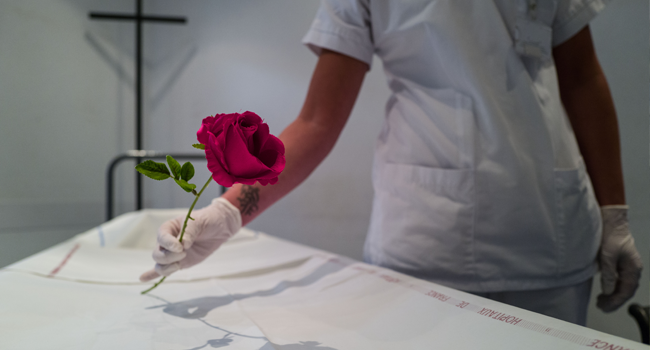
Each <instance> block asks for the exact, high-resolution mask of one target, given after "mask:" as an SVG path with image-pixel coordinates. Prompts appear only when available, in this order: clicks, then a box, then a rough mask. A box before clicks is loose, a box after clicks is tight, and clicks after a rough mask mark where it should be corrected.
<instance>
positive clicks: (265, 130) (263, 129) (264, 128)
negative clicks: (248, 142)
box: [251, 123, 269, 155]
mask: <svg viewBox="0 0 650 350" xmlns="http://www.w3.org/2000/svg"><path fill="white" fill-rule="evenodd" d="M268 138H269V126H268V124H266V123H261V124H260V125H259V126H258V127H257V132H256V133H255V135H253V141H254V143H255V150H254V151H252V152H251V153H253V154H255V155H259V154H260V152H261V151H262V148H263V147H264V144H265V143H266V140H267V139H268Z"/></svg>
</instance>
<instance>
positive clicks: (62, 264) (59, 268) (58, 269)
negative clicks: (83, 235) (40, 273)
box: [47, 243, 79, 277]
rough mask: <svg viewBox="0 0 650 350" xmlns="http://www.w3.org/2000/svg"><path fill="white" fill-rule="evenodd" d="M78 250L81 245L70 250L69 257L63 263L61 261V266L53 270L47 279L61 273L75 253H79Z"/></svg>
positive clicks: (76, 245)
mask: <svg viewBox="0 0 650 350" xmlns="http://www.w3.org/2000/svg"><path fill="white" fill-rule="evenodd" d="M77 249H79V243H77V244H75V245H74V247H72V249H70V252H68V255H66V256H65V258H63V261H61V263H60V264H59V266H57V267H55V268H54V270H52V272H50V274H49V275H47V277H54V275H56V274H57V273H59V271H61V269H62V268H63V266H65V264H66V263H67V262H68V260H70V257H71V256H72V254H74V252H76V251H77Z"/></svg>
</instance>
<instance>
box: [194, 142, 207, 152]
mask: <svg viewBox="0 0 650 350" xmlns="http://www.w3.org/2000/svg"><path fill="white" fill-rule="evenodd" d="M192 147H194V148H197V149H202V150H204V151H205V145H204V144H202V143H195V144H193V145H192Z"/></svg>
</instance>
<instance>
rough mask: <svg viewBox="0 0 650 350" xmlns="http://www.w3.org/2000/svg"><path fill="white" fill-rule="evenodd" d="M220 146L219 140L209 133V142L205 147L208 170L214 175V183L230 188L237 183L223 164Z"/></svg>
mask: <svg viewBox="0 0 650 350" xmlns="http://www.w3.org/2000/svg"><path fill="white" fill-rule="evenodd" d="M220 136H221V135H220ZM220 146H221V145H220V144H219V143H218V142H217V138H216V137H215V136H214V135H212V133H209V141H208V144H207V145H206V147H205V158H206V159H207V160H208V170H210V172H211V173H212V178H213V179H214V181H216V182H217V183H218V184H219V185H221V186H225V187H230V186H232V185H233V183H234V182H235V179H234V178H233V176H231V175H230V174H229V173H228V170H227V169H225V168H224V165H223V163H222V156H223V151H222V150H221V148H220Z"/></svg>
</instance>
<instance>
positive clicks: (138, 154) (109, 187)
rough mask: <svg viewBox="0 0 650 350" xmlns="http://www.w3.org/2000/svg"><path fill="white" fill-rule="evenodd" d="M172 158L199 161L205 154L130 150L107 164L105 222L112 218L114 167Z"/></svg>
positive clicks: (222, 190) (223, 189) (203, 158)
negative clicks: (144, 159)
mask: <svg viewBox="0 0 650 350" xmlns="http://www.w3.org/2000/svg"><path fill="white" fill-rule="evenodd" d="M168 154H169V155H170V156H172V157H174V158H175V159H200V160H205V154H200V153H198V154H197V153H194V154H192V153H162V152H156V151H142V150H132V151H127V152H126V153H124V154H120V155H119V156H117V157H115V158H113V160H112V161H111V162H110V163H109V164H108V169H106V221H108V220H110V219H112V218H113V192H114V186H113V183H114V175H115V167H116V166H117V165H118V164H120V163H121V162H123V161H125V160H130V159H135V160H136V161H137V162H140V159H142V158H144V157H146V158H151V159H165V157H166V156H167V155H168ZM224 191H225V188H224V187H223V186H221V193H222V194H223V192H224Z"/></svg>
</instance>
